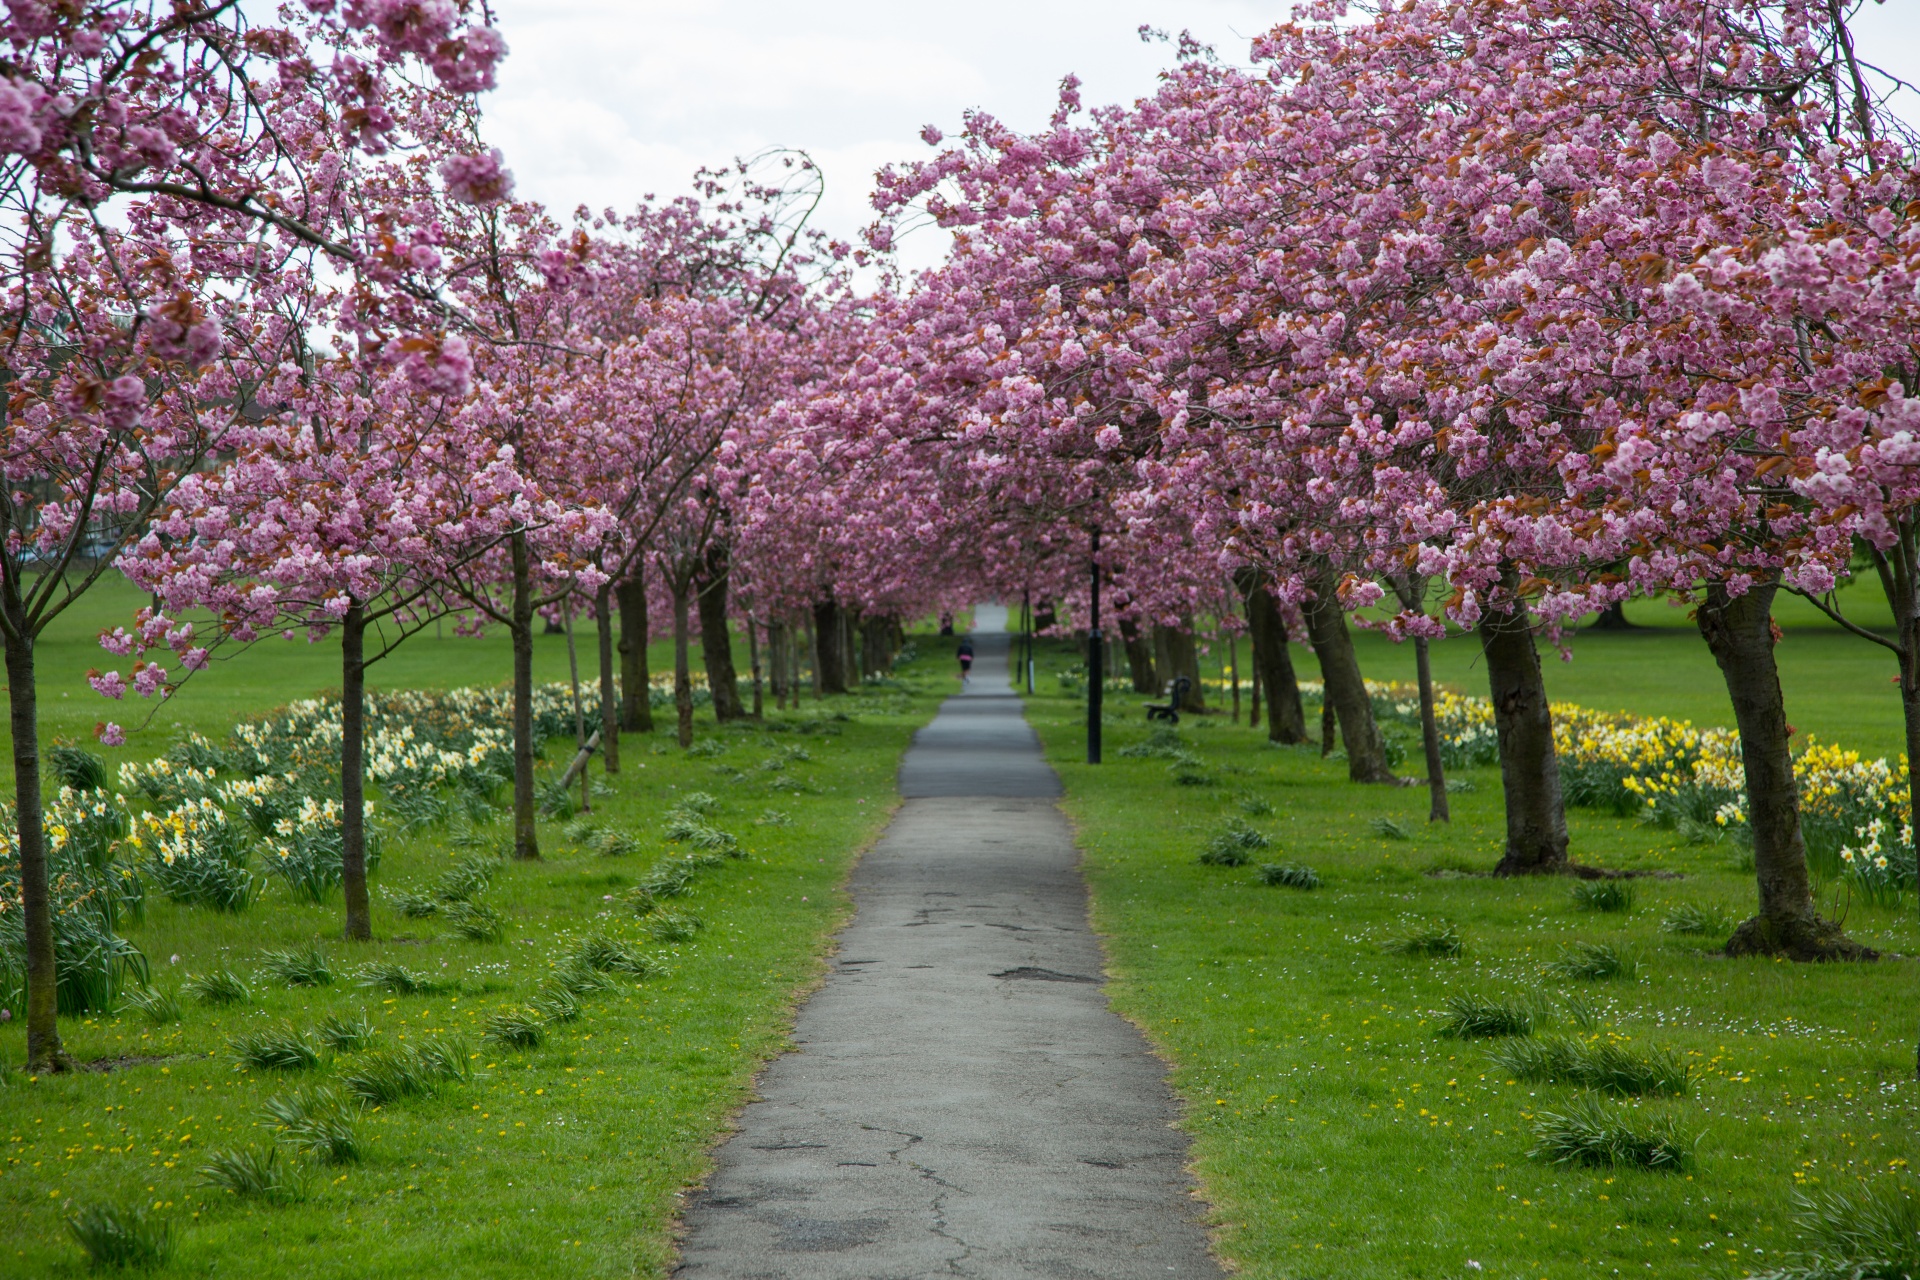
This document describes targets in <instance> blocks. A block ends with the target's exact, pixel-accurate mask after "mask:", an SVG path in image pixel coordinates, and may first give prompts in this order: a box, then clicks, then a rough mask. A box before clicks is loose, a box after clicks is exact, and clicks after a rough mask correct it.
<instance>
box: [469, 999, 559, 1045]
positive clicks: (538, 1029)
mask: <svg viewBox="0 0 1920 1280" xmlns="http://www.w3.org/2000/svg"><path fill="white" fill-rule="evenodd" d="M480 1038H481V1039H482V1040H485V1041H486V1042H487V1043H488V1044H496V1045H499V1046H500V1047H501V1048H503V1049H538V1048H539V1047H540V1046H541V1045H543V1044H545V1043H546V1040H547V1024H546V1022H545V1021H544V1020H543V1019H542V1018H541V1017H540V1014H539V1013H538V1012H536V1011H535V1010H532V1009H499V1010H496V1011H495V1012H493V1013H491V1014H489V1015H487V1026H486V1030H484V1031H482V1032H481V1033H480Z"/></svg>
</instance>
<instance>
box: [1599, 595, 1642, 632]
mask: <svg viewBox="0 0 1920 1280" xmlns="http://www.w3.org/2000/svg"><path fill="white" fill-rule="evenodd" d="M1639 629H1640V628H1639V627H1638V626H1637V625H1635V624H1634V623H1633V622H1631V621H1629V620H1628V618H1627V602H1626V601H1625V600H1615V601H1614V602H1613V603H1612V604H1610V605H1608V606H1607V607H1606V608H1604V609H1602V610H1601V611H1600V612H1599V613H1598V614H1597V615H1595V617H1594V619H1593V621H1592V622H1589V623H1588V624H1587V630H1589V631H1638V630H1639Z"/></svg>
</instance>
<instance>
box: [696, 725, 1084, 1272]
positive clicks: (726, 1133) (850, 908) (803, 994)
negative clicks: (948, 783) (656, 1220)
mask: <svg viewBox="0 0 1920 1280" xmlns="http://www.w3.org/2000/svg"><path fill="white" fill-rule="evenodd" d="M936 714H937V713H936ZM914 732H915V733H918V732H919V730H918V729H916V730H914ZM912 746H913V736H912V734H909V735H908V736H907V741H906V745H905V746H902V747H901V748H900V757H899V759H896V760H895V762H894V766H893V776H894V778H895V779H896V782H895V790H894V796H893V799H892V800H891V801H890V802H888V804H887V805H886V806H885V807H884V808H883V809H876V810H875V811H874V814H873V816H874V817H876V818H879V819H881V821H880V822H879V823H878V824H877V825H876V826H874V828H873V829H872V831H871V833H870V834H868V835H867V837H866V838H865V839H863V840H861V841H860V843H859V844H857V845H855V846H854V849H853V856H852V857H850V858H849V859H847V869H846V872H845V873H844V874H843V875H842V876H841V877H840V882H839V883H838V884H836V885H835V886H834V889H833V891H834V893H835V895H836V896H837V897H838V899H839V901H838V902H837V904H836V910H835V912H834V917H833V921H832V923H831V924H830V925H829V926H828V928H827V931H826V945H825V946H824V947H822V948H821V949H820V953H819V954H818V955H816V956H815V957H814V958H813V972H812V973H810V974H808V975H807V976H806V977H805V979H804V980H801V981H798V982H796V983H795V984H794V986H793V988H792V990H791V991H790V993H789V994H788V997H787V1002H786V1006H785V1007H784V1008H783V1009H782V1010H781V1011H780V1023H781V1027H782V1031H781V1036H780V1041H779V1045H780V1047H779V1049H778V1050H777V1051H775V1052H770V1053H768V1054H767V1055H766V1056H765V1057H763V1058H761V1059H760V1061H759V1062H757V1063H755V1064H754V1068H753V1074H752V1075H750V1076H748V1077H747V1082H746V1084H745V1086H744V1087H743V1088H742V1089H741V1091H740V1098H739V1100H738V1101H737V1102H736V1103H735V1104H734V1105H733V1106H732V1107H730V1108H728V1110H727V1114H726V1116H725V1118H724V1119H723V1120H722V1121H721V1122H720V1124H718V1125H716V1126H715V1127H714V1131H713V1136H712V1137H711V1138H710V1139H709V1140H708V1142H707V1145H706V1149H705V1150H703V1151H702V1152H701V1153H700V1166H699V1169H698V1170H697V1173H696V1176H694V1177H692V1178H689V1179H688V1180H687V1181H686V1182H685V1183H684V1184H683V1185H682V1186H681V1187H680V1189H679V1190H677V1191H675V1192H674V1210H673V1220H672V1221H671V1222H669V1223H668V1224H667V1265H666V1270H665V1271H663V1272H662V1273H661V1274H662V1275H664V1276H668V1277H672V1276H675V1275H678V1274H679V1272H680V1268H681V1266H682V1265H683V1264H684V1263H685V1258H684V1256H683V1254H684V1246H685V1244H686V1239H687V1206H688V1204H689V1202H690V1201H691V1200H692V1198H693V1197H694V1196H696V1195H698V1194H700V1193H701V1192H702V1191H705V1190H706V1189H707V1183H708V1181H710V1180H711V1179H712V1177H713V1174H714V1170H715V1169H717V1168H718V1167H719V1161H718V1160H717V1159H716V1154H717V1153H718V1152H719V1150H720V1148H721V1147H723V1146H725V1145H726V1144H727V1143H728V1142H731V1141H732V1140H733V1139H734V1137H735V1136H737V1135H738V1134H739V1132H740V1116H741V1114H742V1113H743V1112H745V1111H746V1109H747V1108H748V1107H750V1106H752V1105H753V1104H754V1103H756V1102H758V1101H760V1098H761V1094H760V1079H761V1077H762V1076H764V1075H765V1074H766V1071H767V1068H768V1067H770V1066H772V1065H773V1064H774V1063H776V1062H778V1061H779V1060H780V1059H782V1058H784V1057H786V1056H787V1055H788V1054H790V1053H794V1052H796V1051H797V1048H798V1046H796V1045H795V1044H794V1042H793V1027H794V1023H795V1022H796V1021H798V1020H799V1017H800V1008H801V1006H802V1005H804V1004H806V1002H807V1001H809V1000H811V999H812V998H813V997H814V996H815V995H816V994H818V992H819V991H820V988H822V987H824V986H825V985H826V983H827V978H828V977H829V976H830V975H831V974H832V972H833V958H834V957H835V956H837V955H839V954H840V935H841V934H842V933H845V932H846V929H847V926H848V925H849V924H852V923H853V918H854V916H856V915H858V914H859V910H858V908H857V907H856V906H855V905H854V901H853V894H852V893H851V892H850V891H849V890H848V887H847V886H848V884H849V883H851V881H852V880H853V875H854V872H856V871H858V870H859V869H860V864H861V863H862V862H865V861H866V859H867V855H868V854H869V853H871V852H873V848H874V846H875V845H877V844H879V843H880V841H881V840H882V839H884V838H885V836H886V834H887V832H888V831H890V830H891V829H892V828H893V822H894V819H895V818H897V817H899V815H900V809H901V807H902V806H903V805H905V804H906V797H904V796H902V795H900V794H899V784H898V781H897V779H898V778H899V776H900V763H899V760H900V759H905V758H906V754H907V751H908V750H909V749H910V748H911V747H912ZM1075 847H1076V848H1077V847H1078V846H1075Z"/></svg>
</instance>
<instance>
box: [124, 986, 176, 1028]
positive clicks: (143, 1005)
mask: <svg viewBox="0 0 1920 1280" xmlns="http://www.w3.org/2000/svg"><path fill="white" fill-rule="evenodd" d="M125 1007H126V1008H127V1009H128V1010H130V1011H132V1012H134V1013H137V1014H139V1015H140V1016H141V1017H143V1018H145V1019H146V1020H147V1021H148V1022H151V1023H153V1025H155V1026H156V1027H157V1026H162V1025H164V1024H166V1023H169V1022H178V1021H180V1000H179V997H177V996H175V995H174V994H173V993H172V992H171V991H155V990H154V989H153V988H152V987H148V988H147V989H146V990H145V991H136V992H134V993H133V994H132V995H130V996H128V997H127V999H126V1005H125Z"/></svg>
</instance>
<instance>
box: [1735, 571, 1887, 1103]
mask: <svg viewBox="0 0 1920 1280" xmlns="http://www.w3.org/2000/svg"><path fill="white" fill-rule="evenodd" d="M1898 553H1899V554H1900V555H1901V560H1902V565H1903V568H1902V570H1901V571H1900V573H1899V576H1898V577H1897V578H1896V577H1892V576H1890V575H1886V574H1883V575H1882V576H1883V580H1885V581H1886V582H1887V584H1888V586H1889V587H1890V588H1891V589H1890V590H1889V591H1888V592H1887V599H1888V601H1889V603H1891V604H1892V605H1893V607H1894V615H1893V617H1894V625H1895V627H1896V628H1897V629H1898V630H1897V633H1896V634H1897V635H1898V637H1899V641H1900V651H1899V658H1900V711H1901V714H1902V716H1903V718H1904V721H1905V726H1906V731H1907V795H1908V796H1920V589H1917V588H1920V584H1916V583H1915V582H1914V578H1913V563H1912V559H1911V550H1910V547H1908V546H1902V547H1901V548H1899V549H1898ZM1908 816H1909V818H1913V817H1914V815H1913V814H1912V812H1911V809H1909V815H1908ZM1907 825H1908V831H1909V834H1910V835H1911V837H1912V839H1913V840H1914V841H1915V842H1916V847H1920V821H1909V823H1908V824H1907ZM1755 862H1756V864H1757V863H1758V859H1755ZM1914 865H1915V867H1916V868H1920V859H1916V861H1915V864H1914ZM1916 887H1917V888H1920V886H1916ZM1913 1069H1914V1074H1915V1075H1916V1076H1920V1040H1916V1041H1915V1042H1914V1063H1913Z"/></svg>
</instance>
